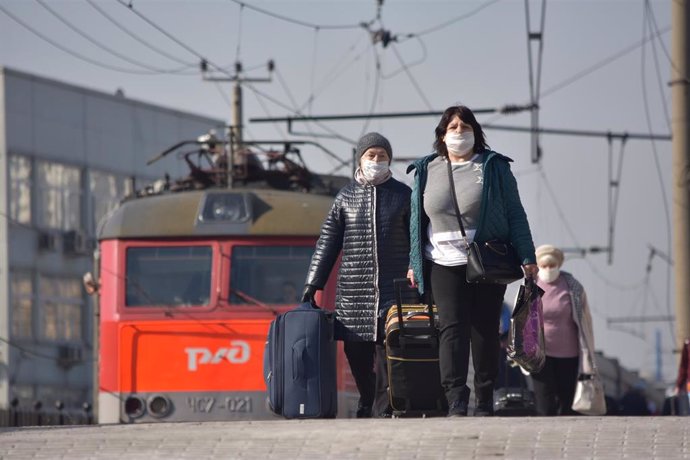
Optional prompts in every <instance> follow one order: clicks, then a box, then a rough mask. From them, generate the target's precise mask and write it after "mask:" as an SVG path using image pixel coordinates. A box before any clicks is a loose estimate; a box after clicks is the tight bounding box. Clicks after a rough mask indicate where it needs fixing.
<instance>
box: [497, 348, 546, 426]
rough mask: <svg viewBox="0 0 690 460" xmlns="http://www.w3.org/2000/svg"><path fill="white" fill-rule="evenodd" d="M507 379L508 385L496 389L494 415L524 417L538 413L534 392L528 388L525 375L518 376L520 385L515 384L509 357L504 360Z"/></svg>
mask: <svg viewBox="0 0 690 460" xmlns="http://www.w3.org/2000/svg"><path fill="white" fill-rule="evenodd" d="M504 365H505V374H504V375H505V376H506V377H505V381H506V383H507V385H506V386H505V387H502V388H498V389H496V390H495V391H494V415H496V416H499V417H524V416H530V415H537V406H536V404H535V400H534V393H533V392H532V391H531V390H529V389H528V388H527V382H526V381H525V376H524V375H522V373H520V374H519V375H518V376H517V379H518V380H519V385H518V386H515V383H514V381H513V379H510V378H509V377H508V376H509V375H510V374H511V373H510V370H509V368H508V359H507V358H506V360H505V361H504Z"/></svg>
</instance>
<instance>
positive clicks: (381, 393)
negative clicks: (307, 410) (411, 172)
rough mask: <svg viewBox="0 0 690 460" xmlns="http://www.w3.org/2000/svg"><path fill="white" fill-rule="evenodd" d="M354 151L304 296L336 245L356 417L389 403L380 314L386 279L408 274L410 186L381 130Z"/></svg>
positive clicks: (308, 297)
mask: <svg viewBox="0 0 690 460" xmlns="http://www.w3.org/2000/svg"><path fill="white" fill-rule="evenodd" d="M356 153H357V155H358V157H359V159H360V160H359V168H357V170H356V171H355V178H354V180H353V181H352V182H350V183H349V184H348V185H346V186H345V187H343V189H342V190H340V192H339V193H338V195H337V196H336V198H335V201H334V203H333V206H332V207H331V210H330V212H329V214H328V216H326V220H325V222H324V223H323V226H322V227H321V236H320V237H319V241H318V242H317V243H316V249H315V251H314V255H313V256H312V259H311V265H310V267H309V273H308V275H307V281H306V285H305V288H304V295H303V300H304V301H313V298H314V293H315V292H316V291H317V290H319V289H323V287H324V285H325V284H326V282H327V281H328V276H329V275H330V273H331V269H332V268H333V265H334V264H335V262H336V260H337V259H338V255H339V254H340V251H341V250H342V253H343V255H342V261H341V264H340V270H339V272H338V282H337V290H336V317H337V320H338V323H339V326H342V327H341V328H339V330H340V332H341V333H342V339H343V340H344V341H345V355H346V356H347V359H348V361H349V363H350V369H351V370H352V375H353V376H354V378H355V382H356V383H357V389H358V390H359V394H360V399H359V407H358V410H357V417H370V416H371V415H372V413H374V415H376V416H379V415H385V413H386V412H387V410H388V397H387V394H386V385H387V375H386V374H387V373H386V351H385V348H384V345H383V321H384V320H385V314H386V310H387V308H388V307H390V305H392V304H393V303H394V302H395V293H394V287H393V279H395V278H404V277H405V275H406V273H407V267H408V262H409V249H410V239H409V220H410V194H411V190H410V188H409V187H408V186H407V185H405V184H403V183H402V182H399V181H397V180H395V179H393V178H392V173H391V171H390V168H389V166H390V162H391V158H392V155H393V152H392V149H391V146H390V143H389V142H388V140H387V139H386V138H385V137H383V136H382V135H380V134H378V133H368V134H365V135H364V136H362V138H361V139H360V140H359V142H358V143H357V149H356ZM375 362H376V372H374V364H375Z"/></svg>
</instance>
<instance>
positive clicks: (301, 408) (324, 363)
mask: <svg viewBox="0 0 690 460" xmlns="http://www.w3.org/2000/svg"><path fill="white" fill-rule="evenodd" d="M333 325H334V318H333V313H331V312H327V311H325V310H322V309H320V308H318V307H315V306H313V305H312V304H310V303H308V302H307V303H303V304H301V305H299V306H298V307H297V308H295V309H294V310H291V311H288V312H286V313H283V314H281V315H278V317H277V318H276V319H274V320H273V321H272V322H271V326H270V329H269V331H268V340H267V341H266V348H265V350H264V379H265V381H266V388H267V389H268V396H269V404H270V407H271V410H272V411H273V412H274V413H276V414H277V415H282V416H284V417H285V418H333V417H335V415H336V413H337V412H338V398H337V396H338V395H337V386H336V342H335V340H334V338H333V330H334V329H333Z"/></svg>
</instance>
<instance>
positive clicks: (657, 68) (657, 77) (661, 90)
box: [645, 0, 673, 132]
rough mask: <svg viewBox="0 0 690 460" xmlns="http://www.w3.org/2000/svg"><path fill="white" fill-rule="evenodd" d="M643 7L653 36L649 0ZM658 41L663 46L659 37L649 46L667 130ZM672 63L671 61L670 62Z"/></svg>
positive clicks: (667, 117) (666, 112)
mask: <svg viewBox="0 0 690 460" xmlns="http://www.w3.org/2000/svg"><path fill="white" fill-rule="evenodd" d="M645 7H646V11H647V25H648V26H649V34H650V36H654V30H653V25H652V7H651V5H650V4H649V0H645ZM657 41H658V42H659V43H660V44H661V46H662V48H663V41H662V40H661V38H659V37H655V38H653V39H652V40H651V43H650V45H651V48H652V55H653V56H654V69H655V70H656V80H657V84H658V86H659V94H660V95H661V97H660V99H661V106H662V107H663V113H664V119H665V120H666V126H667V127H668V130H669V132H670V131H671V118H670V115H669V110H668V106H667V104H666V97H665V96H664V83H663V81H662V78H661V70H660V69H659V59H658V57H657V52H656V46H654V44H655V43H656V42H657ZM671 64H673V63H671Z"/></svg>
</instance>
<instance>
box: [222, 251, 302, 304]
mask: <svg viewBox="0 0 690 460" xmlns="http://www.w3.org/2000/svg"><path fill="white" fill-rule="evenodd" d="M313 252H314V248H313V247H312V246H235V247H234V248H233V249H232V257H231V261H230V263H231V267H230V272H231V275H230V303H232V304H253V303H256V302H261V303H267V304H288V305H294V304H296V303H299V300H300V299H299V297H300V295H301V292H302V286H303V285H304V279H305V278H306V277H307V270H308V269H309V263H310V262H311V255H312V253H313Z"/></svg>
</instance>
